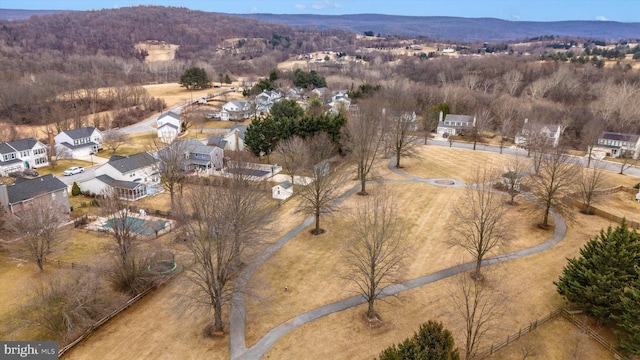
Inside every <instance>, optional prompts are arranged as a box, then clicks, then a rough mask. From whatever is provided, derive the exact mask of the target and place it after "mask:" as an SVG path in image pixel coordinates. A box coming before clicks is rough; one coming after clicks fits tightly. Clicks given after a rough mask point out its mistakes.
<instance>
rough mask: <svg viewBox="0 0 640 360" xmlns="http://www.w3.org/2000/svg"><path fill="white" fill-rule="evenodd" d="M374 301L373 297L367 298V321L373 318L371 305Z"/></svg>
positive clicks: (373, 313) (373, 312)
mask: <svg viewBox="0 0 640 360" xmlns="http://www.w3.org/2000/svg"><path fill="white" fill-rule="evenodd" d="M374 301H375V299H374V298H373V297H371V296H370V297H369V307H368V308H367V319H373V318H374V317H375V311H374V309H373V303H374Z"/></svg>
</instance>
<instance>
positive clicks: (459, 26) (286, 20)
mask: <svg viewBox="0 0 640 360" xmlns="http://www.w3.org/2000/svg"><path fill="white" fill-rule="evenodd" d="M167 9H168V10H169V9H171V8H167ZM65 12H66V13H71V12H76V13H81V12H77V11H71V10H68V11H67V10H20V9H0V20H24V19H28V18H30V17H31V16H33V15H38V16H43V15H50V14H56V13H65ZM201 13H204V12H201ZM209 14H212V15H213V14H219V15H229V16H232V17H241V18H246V19H255V20H259V21H264V22H269V23H275V24H279V25H286V26H291V27H298V28H307V29H309V28H311V29H317V30H328V29H340V30H345V31H350V32H353V33H357V34H362V33H364V32H365V31H373V33H375V34H381V35H402V36H410V37H415V36H425V37H429V38H432V39H437V40H445V41H446V40H451V41H458V42H474V41H514V40H519V39H524V38H530V37H536V36H542V35H557V36H569V37H582V38H593V39H599V40H620V39H638V38H640V23H638V22H634V23H623V22H615V21H552V22H535V21H509V20H502V19H496V18H461V17H447V16H399V15H382V14H355V15H312V14H303V15H289V14H226V13H209Z"/></svg>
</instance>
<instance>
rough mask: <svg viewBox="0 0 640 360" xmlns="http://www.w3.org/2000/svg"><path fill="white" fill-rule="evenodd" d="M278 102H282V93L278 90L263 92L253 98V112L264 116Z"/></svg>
mask: <svg viewBox="0 0 640 360" xmlns="http://www.w3.org/2000/svg"><path fill="white" fill-rule="evenodd" d="M280 100H282V93H281V92H280V91H279V90H272V91H263V92H262V93H261V94H259V95H258V96H256V98H255V107H256V108H255V110H256V112H257V113H259V114H266V113H268V112H269V111H270V110H271V107H272V106H273V104H275V103H276V102H277V101H280Z"/></svg>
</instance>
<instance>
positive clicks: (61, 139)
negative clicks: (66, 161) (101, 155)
mask: <svg viewBox="0 0 640 360" xmlns="http://www.w3.org/2000/svg"><path fill="white" fill-rule="evenodd" d="M54 139H55V143H56V145H55V148H56V152H57V153H58V154H61V153H63V152H69V153H70V155H71V158H72V159H79V158H82V157H87V156H89V155H90V154H95V153H97V152H98V150H100V149H102V141H103V139H104V136H103V134H102V131H100V130H98V129H96V128H95V127H93V126H87V127H83V128H79V129H73V130H66V131H63V132H61V133H60V134H58V135H56V136H55V138H54Z"/></svg>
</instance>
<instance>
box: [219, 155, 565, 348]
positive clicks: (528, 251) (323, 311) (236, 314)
mask: <svg viewBox="0 0 640 360" xmlns="http://www.w3.org/2000/svg"><path fill="white" fill-rule="evenodd" d="M391 164H393V159H392V160H391V162H390V163H389V169H391V170H392V171H393V172H394V173H396V174H399V175H403V176H405V177H406V178H407V179H409V181H416V182H425V183H428V184H431V185H434V186H450V187H464V186H465V185H464V184H463V183H462V182H460V181H457V180H453V179H425V178H420V177H417V176H414V175H410V174H406V173H404V172H402V171H401V170H399V169H396V168H393V167H392V165H391ZM436 181H437V182H436ZM447 181H450V183H447ZM443 184H446V185H443ZM359 188H360V186H359V185H356V186H354V187H353V188H351V189H349V190H348V191H347V192H346V193H345V194H344V195H342V197H340V199H338V201H337V202H338V203H340V202H342V201H344V200H345V199H347V198H348V197H349V196H351V195H353V194H354V193H355V192H356V191H357V190H358V189H359ZM551 216H552V218H553V221H554V222H555V229H554V232H553V235H552V236H551V237H550V238H549V239H547V240H546V241H544V242H543V243H540V244H538V245H535V246H532V247H528V248H525V249H521V250H518V251H514V252H511V253H507V254H503V255H498V256H494V257H491V258H489V259H486V260H484V261H483V262H482V266H483V267H484V266H488V265H492V264H497V263H500V262H505V261H509V260H514V259H519V258H522V257H525V256H529V255H532V254H536V253H539V252H542V251H545V250H548V249H551V248H553V247H554V246H555V245H557V244H558V243H559V242H560V241H562V239H563V238H564V237H565V235H566V232H567V226H566V224H565V222H564V220H563V219H562V217H560V216H559V215H558V214H556V213H554V212H552V213H551ZM312 222H313V217H309V218H307V219H305V220H304V221H303V222H302V223H301V224H300V225H298V226H297V227H295V228H294V229H292V230H291V231H290V232H288V233H287V234H286V235H285V236H283V237H282V238H280V239H279V240H278V242H276V243H275V244H274V245H272V246H271V247H269V248H268V249H267V250H266V251H265V252H264V253H263V254H262V255H261V256H260V257H259V259H258V260H257V261H256V262H255V263H253V264H252V266H250V267H248V268H247V269H246V270H245V271H244V272H243V273H242V275H241V276H240V278H239V279H238V282H237V284H236V290H237V291H236V292H235V294H236V295H235V296H234V301H233V303H232V307H231V313H230V343H229V346H230V356H231V359H258V358H260V357H262V356H263V355H264V354H265V353H266V352H267V351H268V350H269V348H271V346H272V345H273V344H274V343H275V342H276V341H278V340H279V339H280V338H282V337H283V336H285V335H286V334H287V333H289V332H291V331H292V330H294V329H296V328H298V327H300V326H302V325H304V324H306V323H309V322H312V321H314V320H317V319H320V318H322V317H324V316H327V315H330V314H333V313H336V312H339V311H343V310H346V309H349V308H352V307H355V306H357V305H360V304H363V303H364V302H365V299H364V298H362V297H361V296H352V297H349V298H347V299H344V300H341V301H337V302H334V303H331V304H327V305H324V306H321V307H319V308H316V309H314V310H311V311H308V312H305V313H303V314H300V315H298V316H296V317H294V318H292V319H290V320H288V321H286V322H284V323H282V324H280V325H278V326H276V327H275V328H273V329H271V330H270V331H269V332H267V333H266V334H265V335H264V336H263V337H262V338H261V339H260V340H259V341H258V342H257V343H256V344H255V345H253V346H252V347H250V348H247V347H246V341H245V321H246V311H245V308H244V305H245V301H244V291H243V290H244V289H245V287H246V284H247V282H248V281H249V279H250V278H251V276H252V275H253V273H254V272H255V270H256V269H257V268H258V266H260V265H261V264H262V263H263V262H264V261H265V260H267V259H268V258H269V257H270V256H271V255H273V254H274V253H275V252H276V251H277V250H278V249H280V248H281V247H282V246H283V245H284V244H286V243H287V242H288V241H289V240H291V239H292V238H293V237H294V236H295V235H297V234H298V233H299V232H301V231H303V230H304V229H305V228H306V227H307V226H309V225H310V224H311V223H312ZM474 266H475V262H468V263H465V264H462V265H458V266H453V267H450V268H447V269H444V270H440V271H438V272H435V273H432V274H429V275H425V276H421V277H419V278H416V279H412V280H409V281H406V282H404V283H401V284H394V285H390V286H388V287H386V288H384V289H383V291H382V293H383V297H386V296H390V295H395V294H399V293H401V292H403V291H407V290H411V289H414V288H417V287H420V286H423V285H426V284H430V283H433V282H436V281H439V280H443V279H446V278H448V277H451V276H454V275H456V274H459V273H461V272H465V271H468V270H471V269H473V268H474Z"/></svg>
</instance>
